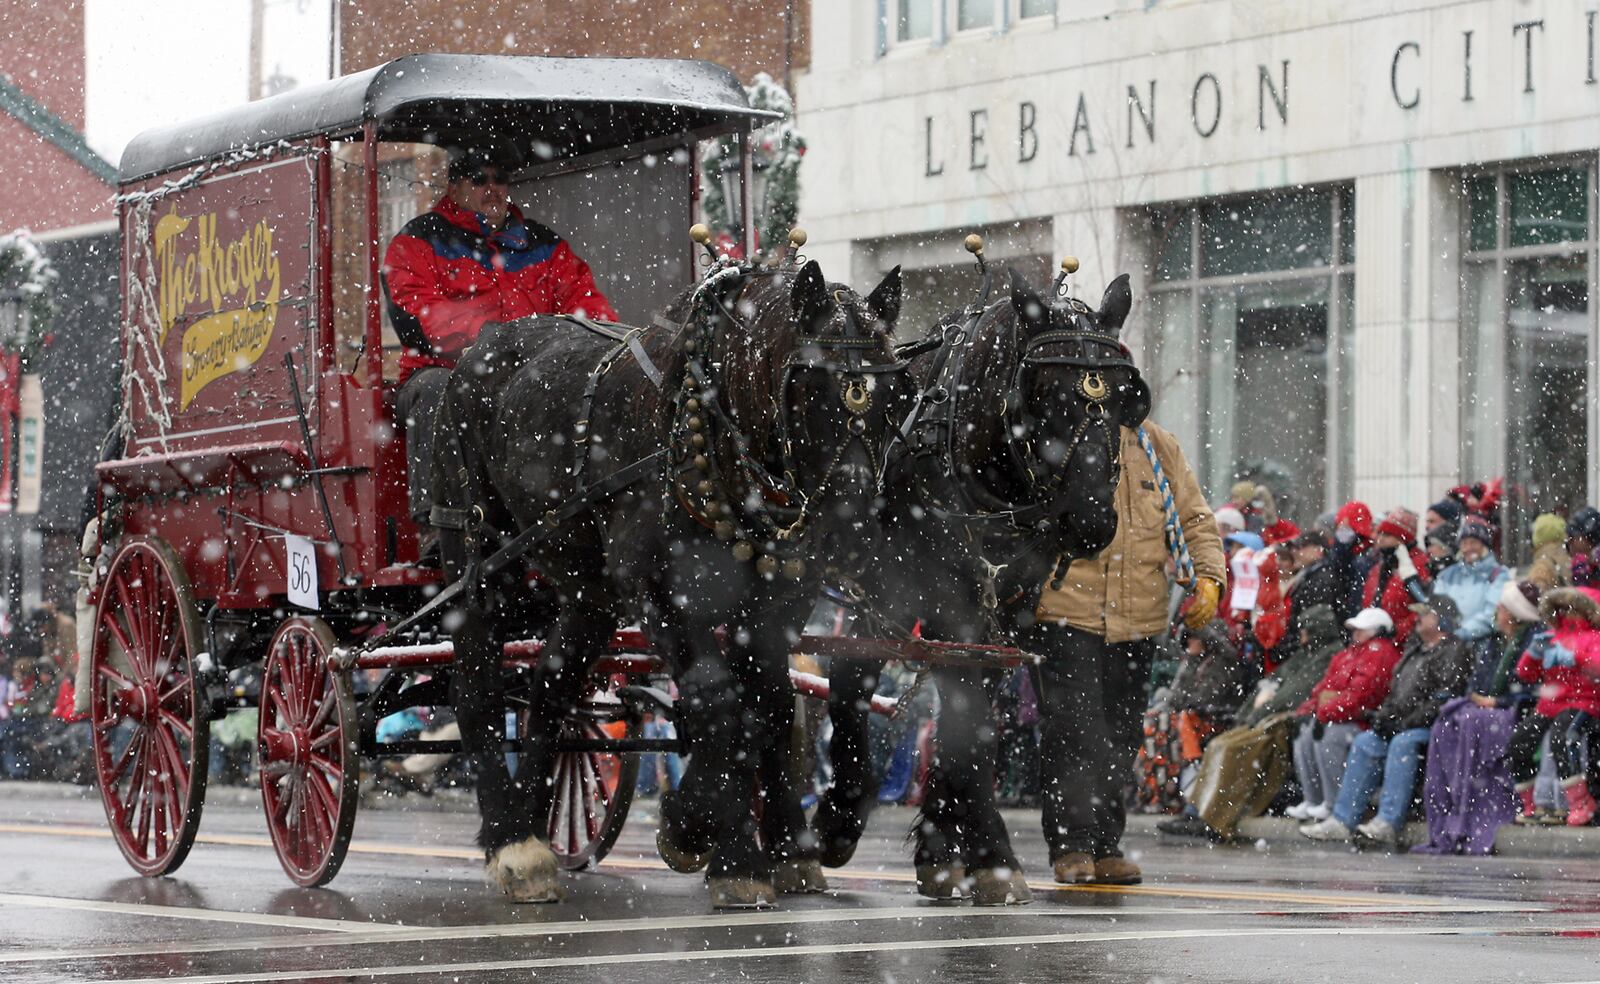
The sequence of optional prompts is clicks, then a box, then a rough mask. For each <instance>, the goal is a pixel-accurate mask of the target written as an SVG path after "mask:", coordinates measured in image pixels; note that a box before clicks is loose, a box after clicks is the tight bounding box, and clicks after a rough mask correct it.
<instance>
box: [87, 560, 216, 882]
mask: <svg viewBox="0 0 1600 984" xmlns="http://www.w3.org/2000/svg"><path fill="white" fill-rule="evenodd" d="M199 651H200V619H199V616H198V614H197V613H196V611H195V607H194V599H193V596H192V595H191V594H190V591H189V578H188V576H187V575H185V573H184V570H183V564H182V562H181V561H179V560H178V555H177V554H176V553H174V552H173V550H172V548H171V547H169V546H167V544H166V543H164V542H162V541H161V540H159V539H156V538H154V537H140V538H134V539H130V540H129V541H128V542H127V543H126V544H124V545H123V547H122V549H120V550H119V551H117V554H116V556H115V557H114V558H113V559H112V561H111V567H110V569H109V570H108V571H107V573H106V580H105V583H104V584H103V585H101V590H100V605H99V608H98V609H97V610H96V612H95V626H94V645H93V648H92V649H91V650H90V654H89V671H90V679H91V681H92V687H93V690H92V692H91V694H90V707H91V714H92V721H93V725H94V726H93V728H92V729H91V741H92V743H93V748H94V765H95V773H96V775H97V776H98V778H99V786H100V800H101V802H102V803H103V804H104V805H105V809H106V819H107V820H108V821H110V823H111V832H112V835H113V836H114V838H115V840H116V842H117V847H118V849H120V850H121V851H122V856H123V857H125V858H127V859H128V864H130V865H132V866H133V870H135V871H137V872H138V873H139V874H141V875H146V876H154V875H166V874H170V873H172V872H173V871H176V870H177V869H178V866H179V865H181V864H183V859H184V857H185V856H187V855H188V853H189V848H190V847H192V846H193V845H194V836H195V832H196V831H197V830H198V829H199V827H200V809H201V805H202V803H203V801H204V798H205V789H206V756H207V752H208V751H209V749H210V743H211V725H210V722H209V720H208V715H207V713H206V710H207V709H206V708H205V707H204V701H203V696H204V691H203V689H202V687H201V686H200V684H199V682H198V681H197V680H196V679H195V666H194V659H195V656H196V655H197V654H198V653H199Z"/></svg>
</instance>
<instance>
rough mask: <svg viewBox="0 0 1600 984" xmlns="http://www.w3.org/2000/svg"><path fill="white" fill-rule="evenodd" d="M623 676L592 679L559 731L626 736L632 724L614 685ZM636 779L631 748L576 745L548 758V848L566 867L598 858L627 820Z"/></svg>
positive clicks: (635, 759)
mask: <svg viewBox="0 0 1600 984" xmlns="http://www.w3.org/2000/svg"><path fill="white" fill-rule="evenodd" d="M624 682H626V678H625V677H611V678H602V679H598V680H596V681H595V686H594V687H593V689H591V690H590V692H589V693H588V695H587V696H586V697H585V698H584V700H583V701H582V702H581V703H580V704H579V705H578V706H577V707H576V708H574V709H573V710H572V712H571V713H570V714H568V715H567V718H566V721H565V723H564V724H563V725H562V728H561V737H562V738H564V739H566V738H579V739H587V740H600V741H605V740H614V739H619V738H632V737H636V736H637V734H638V730H639V728H638V724H637V722H636V720H635V719H634V716H633V715H631V714H629V713H628V711H627V709H626V708H625V707H624V706H623V704H622V702H621V701H620V700H618V699H617V695H616V688H617V687H618V686H620V685H621V684H622V683H624ZM638 781H639V757H638V756H637V755H634V754H625V753H614V752H598V751H582V752H557V753H556V755H555V759H554V761H553V762H552V764H551V787H552V790H551V798H550V819H549V825H548V830H549V833H550V849H551V850H552V851H554V852H555V855H556V860H557V862H559V863H560V865H561V867H563V868H565V869H567V870H568V871H576V870H578V869H579V868H587V867H589V866H590V865H595V864H599V863H600V860H601V859H602V858H604V857H605V856H606V853H607V852H608V851H610V850H611V846H612V845H613V844H615V843H616V842H617V837H618V835H620V834H621V833H622V826H623V824H624V823H626V822H627V820H628V807H629V806H630V805H631V804H632V803H633V790H634V786H635V784H636V783H637V782H638Z"/></svg>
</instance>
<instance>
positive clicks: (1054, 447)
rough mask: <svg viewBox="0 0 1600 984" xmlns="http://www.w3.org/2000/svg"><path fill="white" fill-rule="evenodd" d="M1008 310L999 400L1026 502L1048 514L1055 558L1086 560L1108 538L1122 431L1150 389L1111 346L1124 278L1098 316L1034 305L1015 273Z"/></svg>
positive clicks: (1071, 306)
mask: <svg viewBox="0 0 1600 984" xmlns="http://www.w3.org/2000/svg"><path fill="white" fill-rule="evenodd" d="M1010 304H1011V307H1012V309H1013V310H1014V312H1015V314H1016V317H1017V320H1018V324H1019V327H1020V329H1021V331H1020V334H1021V343H1022V346H1021V348H1022V350H1021V353H1020V356H1019V358H1018V361H1017V362H1016V364H1015V368H1014V370H1013V374H1012V386H1011V390H1010V392H1009V394H1008V395H1007V406H1006V409H1007V416H1008V418H1009V423H1010V425H1011V432H1012V437H1013V438H1014V439H1015V441H1016V443H1015V444H1014V445H1013V447H1015V448H1019V449H1021V454H1020V457H1021V458H1022V461H1021V466H1022V468H1023V469H1024V471H1025V474H1026V480H1027V482H1028V484H1029V485H1030V486H1031V487H1032V490H1033V498H1034V499H1035V501H1036V502H1039V503H1041V504H1048V507H1047V511H1048V512H1053V513H1054V514H1055V515H1054V517H1053V520H1054V526H1055V530H1056V535H1055V539H1056V540H1057V543H1058V545H1059V546H1060V548H1061V551H1062V553H1064V554H1067V555H1069V556H1074V557H1083V556H1092V555H1094V554H1096V553H1099V552H1100V551H1101V550H1103V549H1105V547H1106V546H1107V545H1108V544H1110V542H1111V539H1112V537H1113V536H1115V535H1116V529H1117V515H1116V508H1115V492H1116V486H1117V482H1118V480H1119V478H1120V475H1121V467H1122V462H1121V448H1122V437H1121V432H1120V429H1121V428H1123V427H1127V428H1130V429H1131V428H1137V427H1139V425H1140V424H1142V423H1143V422H1144V419H1145V417H1146V416H1147V415H1148V414H1149V412H1150V388H1149V386H1148V385H1146V384H1145V382H1144V379H1143V378H1142V377H1141V376H1140V374H1139V369H1138V367H1137V366H1135V365H1134V363H1133V360H1132V358H1131V356H1130V355H1129V353H1128V349H1127V347H1126V346H1124V345H1123V344H1122V342H1121V341H1120V340H1119V339H1118V334H1119V333H1120V332H1121V330H1122V324H1123V321H1124V320H1126V318H1127V316H1128V311H1129V309H1130V308H1131V307H1132V305H1133V294H1132V291H1131V290H1130V289H1129V286H1128V276H1127V274H1123V275H1122V276H1119V277H1117V278H1116V279H1115V280H1113V281H1111V283H1110V285H1109V286H1107V287H1106V290H1105V294H1104V296H1103V297H1102V298H1101V301H1100V307H1099V309H1098V310H1094V309H1091V308H1090V307H1089V306H1088V305H1087V304H1085V303H1084V302H1083V301H1080V300H1078V299H1076V298H1072V297H1066V296H1061V295H1057V296H1053V297H1051V298H1050V299H1049V300H1046V299H1045V298H1042V297H1040V296H1039V294H1038V293H1036V292H1035V291H1034V290H1033V288H1032V287H1030V286H1029V285H1028V283H1027V281H1026V280H1025V279H1024V278H1023V277H1022V276H1021V275H1020V274H1018V273H1016V272H1015V271H1012V274H1011V298H1010Z"/></svg>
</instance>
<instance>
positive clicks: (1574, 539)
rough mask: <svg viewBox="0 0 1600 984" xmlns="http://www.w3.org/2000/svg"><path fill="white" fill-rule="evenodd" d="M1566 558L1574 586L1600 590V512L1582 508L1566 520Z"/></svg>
mask: <svg viewBox="0 0 1600 984" xmlns="http://www.w3.org/2000/svg"><path fill="white" fill-rule="evenodd" d="M1567 556H1568V557H1569V558H1571V560H1572V583H1573V584H1574V585H1575V586H1577V587H1581V588H1600V510H1597V509H1595V508H1594V507H1593V506H1584V507H1583V508H1582V509H1579V510H1578V511H1577V512H1575V513H1573V514H1572V517H1571V518H1570V519H1568V520H1567Z"/></svg>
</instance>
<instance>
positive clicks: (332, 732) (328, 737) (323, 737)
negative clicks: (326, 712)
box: [311, 728, 340, 752]
mask: <svg viewBox="0 0 1600 984" xmlns="http://www.w3.org/2000/svg"><path fill="white" fill-rule="evenodd" d="M339 732H340V729H338V728H329V729H328V730H327V731H324V732H323V733H322V734H320V735H318V736H317V737H315V738H313V739H312V740H311V750H312V751H313V752H321V751H326V750H327V748H328V746H329V745H334V744H337V743H338V741H339Z"/></svg>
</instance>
